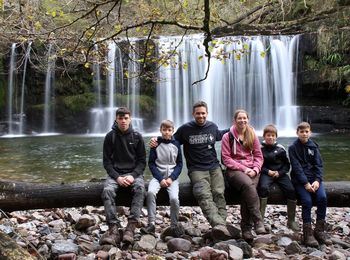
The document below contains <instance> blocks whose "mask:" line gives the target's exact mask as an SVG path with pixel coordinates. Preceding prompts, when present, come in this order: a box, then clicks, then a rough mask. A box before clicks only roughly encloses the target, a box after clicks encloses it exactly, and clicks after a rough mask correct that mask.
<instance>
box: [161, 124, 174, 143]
mask: <svg viewBox="0 0 350 260" xmlns="http://www.w3.org/2000/svg"><path fill="white" fill-rule="evenodd" d="M160 133H161V134H162V137H163V138H164V139H165V140H170V139H171V137H172V136H173V133H174V128H172V127H162V128H161V129H160Z"/></svg>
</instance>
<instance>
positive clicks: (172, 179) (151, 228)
mask: <svg viewBox="0 0 350 260" xmlns="http://www.w3.org/2000/svg"><path fill="white" fill-rule="evenodd" d="M160 132H161V134H162V136H161V137H158V139H157V142H158V146H157V147H155V148H151V150H150V154H149V160H148V166H149V168H150V170H151V172H152V175H153V179H152V180H151V181H150V183H149V185H148V192H147V211H148V226H147V227H146V228H143V229H141V231H142V232H144V233H149V234H153V235H154V233H155V220H156V196H157V193H158V192H159V190H160V189H161V188H165V189H167V191H168V194H169V202H170V219H171V229H172V231H173V233H174V236H177V237H180V236H181V235H182V234H183V228H182V227H181V226H180V225H179V224H178V218H179V207H180V203H179V181H178V179H177V178H178V177H179V175H180V173H181V170H182V153H181V147H180V143H179V142H178V141H176V140H175V139H174V137H173V133H174V124H173V122H172V121H170V120H164V121H162V123H161V125H160Z"/></svg>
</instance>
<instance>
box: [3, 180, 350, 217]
mask: <svg viewBox="0 0 350 260" xmlns="http://www.w3.org/2000/svg"><path fill="white" fill-rule="evenodd" d="M325 188H326V192H327V195H328V206H330V207H350V182H349V181H342V182H325ZM102 189H103V182H101V181H100V182H86V183H70V184H37V183H25V182H9V181H0V209H2V210H4V211H15V210H27V209H39V208H41V209H42V208H62V207H81V206H85V205H91V206H101V205H103V203H102V200H101V193H102ZM225 196H226V202H227V205H233V204H239V195H238V193H237V192H236V191H235V190H234V189H232V188H227V189H226V192H225ZM179 197H180V205H181V206H197V205H198V204H197V202H196V199H195V198H194V197H193V195H192V189H191V184H189V183H181V184H180V193H179ZM130 203H131V194H130V190H129V189H123V188H121V189H120V190H119V191H118V195H117V205H120V206H130ZM268 203H269V204H285V203H286V199H285V197H284V196H283V194H282V192H281V190H280V189H279V188H278V187H277V186H273V187H272V190H271V193H270V197H269V201H268ZM157 205H169V199H168V195H167V192H166V190H164V189H162V190H161V191H160V192H159V194H158V196H157Z"/></svg>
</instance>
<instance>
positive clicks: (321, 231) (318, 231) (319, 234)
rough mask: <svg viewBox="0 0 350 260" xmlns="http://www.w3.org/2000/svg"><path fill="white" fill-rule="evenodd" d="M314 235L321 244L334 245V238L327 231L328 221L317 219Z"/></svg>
mask: <svg viewBox="0 0 350 260" xmlns="http://www.w3.org/2000/svg"><path fill="white" fill-rule="evenodd" d="M314 236H315V238H316V240H317V241H318V242H319V243H320V244H326V245H328V246H329V245H332V240H331V238H330V237H329V236H328V234H327V233H326V222H325V221H324V220H316V227H315V230H314Z"/></svg>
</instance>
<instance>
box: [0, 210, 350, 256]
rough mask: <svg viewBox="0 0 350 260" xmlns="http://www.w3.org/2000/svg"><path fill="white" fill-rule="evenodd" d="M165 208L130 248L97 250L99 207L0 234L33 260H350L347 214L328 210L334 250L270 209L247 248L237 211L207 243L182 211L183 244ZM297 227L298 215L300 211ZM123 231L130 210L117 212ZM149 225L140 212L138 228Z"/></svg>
mask: <svg viewBox="0 0 350 260" xmlns="http://www.w3.org/2000/svg"><path fill="white" fill-rule="evenodd" d="M169 210H170V209H169V207H158V208H157V222H156V237H153V236H151V235H141V233H140V232H139V229H137V232H136V241H135V243H134V245H133V246H129V247H125V246H124V247H122V248H117V247H113V246H100V245H99V243H98V242H99V238H100V237H101V235H102V234H103V233H104V232H106V231H107V230H108V226H107V225H106V222H105V216H104V212H103V207H98V208H96V207H90V206H87V207H84V208H65V209H46V210H37V211H16V212H12V213H11V214H7V215H5V214H4V213H2V215H1V219H0V230H1V231H2V232H4V233H6V234H8V235H10V236H11V237H12V238H13V239H14V240H15V241H16V242H17V244H19V245H20V246H22V247H23V248H25V249H26V250H27V251H29V252H30V253H31V254H32V255H33V256H35V257H36V258H37V259H66V260H68V259H72V260H73V259H79V260H90V259H91V260H92V259H149V260H151V259H152V260H153V259H242V258H251V259H332V260H334V259H350V208H329V209H328V212H327V214H328V215H327V222H328V230H329V234H330V235H331V236H332V241H333V245H331V246H325V245H321V246H320V247H319V248H309V247H305V246H303V245H302V244H301V234H302V233H301V232H297V233H294V232H293V231H291V230H289V229H288V228H287V227H286V223H287V216H286V207H285V206H282V205H278V206H276V205H274V206H272V205H270V206H268V208H267V211H266V218H265V223H266V224H268V225H269V226H271V232H270V233H269V234H266V235H259V236H256V238H255V239H254V242H253V243H252V244H251V245H249V244H247V243H246V242H245V241H243V240H242V239H240V238H239V236H240V232H239V229H238V228H239V222H240V215H239V206H230V207H228V218H227V221H228V223H231V224H232V226H231V228H230V231H231V233H232V235H233V238H232V239H231V240H228V241H225V242H218V241H213V240H211V238H210V236H208V234H210V226H209V224H208V222H207V221H206V219H205V218H204V217H203V215H202V213H201V210H200V208H199V207H181V209H180V220H181V224H182V225H183V227H184V228H185V230H186V235H185V236H184V237H183V238H172V237H171V234H169V233H168V231H169V230H168V229H167V227H169V225H170V211H169ZM297 213H298V219H299V224H300V227H301V222H300V217H301V211H300V207H298V212H297ZM118 214H120V215H121V219H122V220H123V221H122V226H123V227H125V226H126V222H127V219H126V217H125V216H126V215H128V214H129V209H128V208H126V207H119V208H118ZM146 225H147V211H146V210H145V209H143V216H142V218H141V223H140V226H146Z"/></svg>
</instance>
